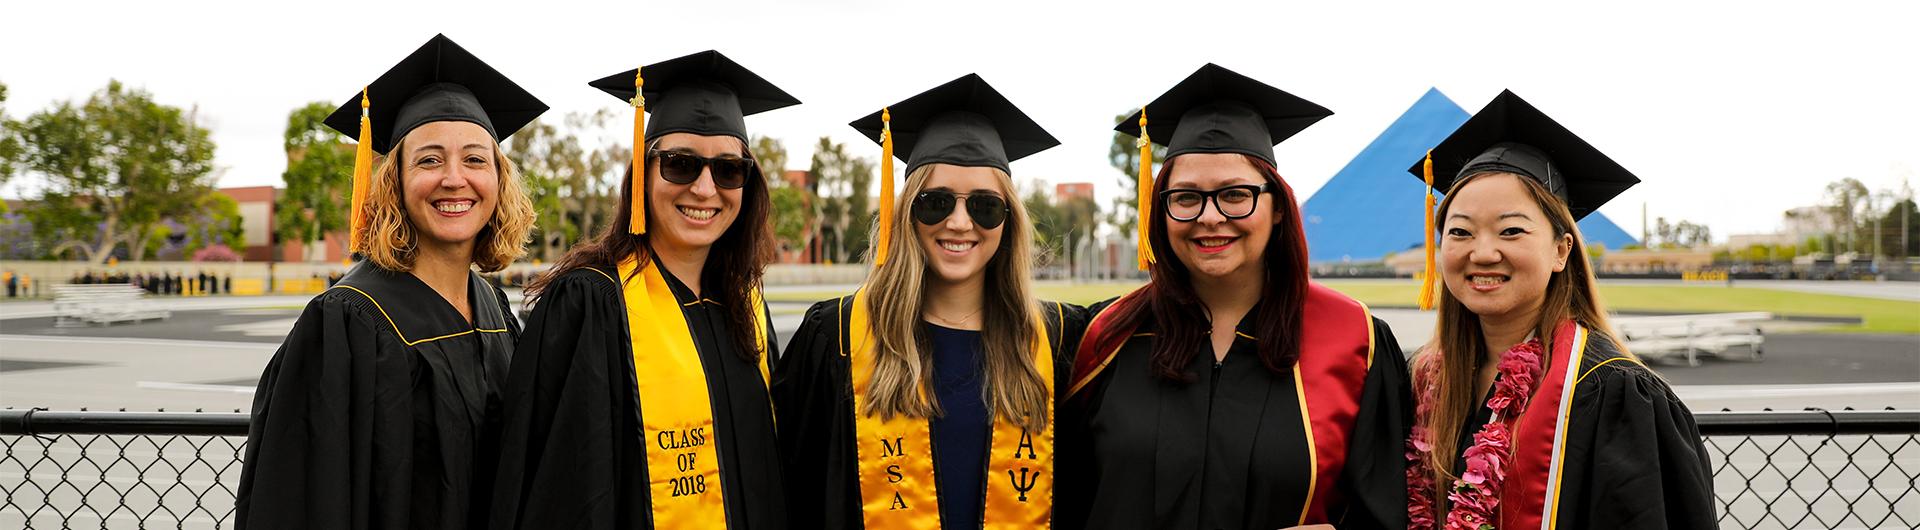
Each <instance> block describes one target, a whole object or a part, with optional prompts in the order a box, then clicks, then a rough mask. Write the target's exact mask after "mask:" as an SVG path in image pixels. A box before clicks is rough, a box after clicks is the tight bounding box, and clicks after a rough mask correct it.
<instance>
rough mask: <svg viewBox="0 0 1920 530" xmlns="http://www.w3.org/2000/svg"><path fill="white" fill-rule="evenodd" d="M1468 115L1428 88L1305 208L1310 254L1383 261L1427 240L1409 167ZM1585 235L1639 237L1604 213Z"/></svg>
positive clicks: (1595, 239) (1620, 241) (1615, 240)
mask: <svg viewBox="0 0 1920 530" xmlns="http://www.w3.org/2000/svg"><path fill="white" fill-rule="evenodd" d="M1468 116H1469V115H1468V114H1467V111H1465V110H1463V109H1461V108H1460V106H1459V105H1455V104H1454V103H1453V100H1451V99H1448V98H1447V96H1446V95H1445V94H1441V93H1440V90H1439V89H1432V88H1430V89H1427V93H1426V94H1424V95H1422V96H1420V100H1419V101H1415V102H1414V103H1413V106H1412V107H1410V108H1408V109H1407V111H1406V112H1405V113H1402V114H1401V115H1400V117H1399V118H1398V119H1395V120H1394V121H1393V124H1392V125H1389V126H1387V130H1386V131H1384V132H1381V133H1380V136H1378V137H1375V138H1374V139H1373V143H1370V144H1367V147H1366V149H1362V150H1360V154H1358V155H1354V157H1353V160H1352V161H1349V162H1347V165H1346V167H1344V168H1341V169H1340V172H1339V173H1335V174H1334V175H1333V178H1332V179H1328V180H1327V183H1326V185H1324V186H1321V187H1320V190H1319V191H1316V192H1314V194H1313V196H1312V197H1309V198H1308V199H1307V202H1306V204H1304V205H1303V206H1302V207H1301V211H1302V214H1303V215H1304V216H1306V229H1307V251H1308V260H1309V261H1311V262H1313V263H1332V262H1347V261H1355V262H1365V261H1377V260H1379V259H1381V258H1384V257H1386V256H1387V255H1389V254H1393V253H1396V252H1400V251H1403V250H1407V249H1416V248H1419V247H1420V246H1421V245H1422V244H1423V243H1425V236H1424V235H1423V234H1421V230H1422V228H1423V227H1424V226H1425V225H1426V219H1425V212H1424V211H1423V209H1422V207H1423V204H1424V201H1425V200H1426V192H1425V189H1424V188H1423V187H1422V186H1420V184H1419V182H1418V181H1416V180H1415V179H1414V178H1413V176H1412V175H1410V174H1408V173H1407V168H1408V167H1410V166H1412V165H1413V164H1414V162H1417V161H1419V160H1420V157H1421V156H1423V155H1424V154H1425V153H1426V151H1427V149H1428V148H1430V147H1432V146H1434V145H1438V144H1439V143H1440V141H1441V140H1444V139H1446V137H1447V135H1448V134H1452V133H1453V130H1454V129H1456V128H1458V127H1459V126H1460V124H1462V123H1466V121H1467V117H1468ZM1580 234H1581V235H1582V236H1584V237H1585V238H1586V241H1587V242H1588V244H1589V245H1594V244H1604V245H1606V247H1607V248H1610V249H1618V248H1621V247H1623V246H1625V245H1629V244H1634V243H1637V240H1635V239H1634V238H1633V236H1631V235H1628V234H1627V232H1626V231H1625V230H1621V229H1620V227H1619V226H1617V225H1614V224H1613V221H1609V220H1607V217H1606V216H1605V215H1603V214H1600V213H1598V212H1595V213H1594V214H1593V215H1589V216H1587V218H1586V219H1582V220H1581V221H1580Z"/></svg>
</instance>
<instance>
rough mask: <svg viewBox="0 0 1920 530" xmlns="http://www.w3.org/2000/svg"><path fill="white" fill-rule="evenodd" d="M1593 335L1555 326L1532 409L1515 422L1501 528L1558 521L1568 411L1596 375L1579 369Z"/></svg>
mask: <svg viewBox="0 0 1920 530" xmlns="http://www.w3.org/2000/svg"><path fill="white" fill-rule="evenodd" d="M1590 337H1591V336H1590V334H1589V332H1588V330H1587V328H1586V327H1585V326H1581V325H1579V324H1577V323H1575V322H1573V321H1572V320H1568V321H1566V322H1562V323H1561V324H1560V325H1559V326H1558V327H1556V328H1554V332H1553V351H1552V352H1551V353H1550V354H1549V355H1548V357H1547V371H1546V373H1545V374H1543V375H1541V376H1540V383H1539V384H1540V386H1539V388H1535V389H1534V391H1533V398H1532V399H1531V400H1530V401H1528V402H1527V410H1526V411H1524V412H1521V414H1520V416H1519V417H1518V418H1515V419H1514V425H1513V440H1512V443H1513V459H1512V461H1511V462H1510V463H1509V464H1507V481H1506V483H1505V484H1502V485H1501V487H1500V528H1541V529H1551V528H1553V527H1554V526H1555V524H1556V523H1557V522H1558V521H1556V520H1555V518H1556V511H1557V510H1558V508H1559V506H1558V501H1559V498H1560V480H1561V478H1562V477H1561V473H1562V471H1563V470H1564V469H1565V458H1566V435H1567V434H1566V429H1567V419H1568V417H1569V416H1570V414H1568V411H1569V410H1570V408H1571V407H1572V406H1573V392H1574V390H1576V389H1577V388H1578V386H1579V381H1580V377H1582V376H1584V375H1585V373H1586V372H1590V371H1591V369H1589V370H1587V371H1582V370H1580V360H1581V358H1582V357H1583V355H1584V354H1585V353H1586V350H1587V341H1588V339H1589V338H1590ZM1620 359H1627V358H1625V357H1621V358H1620ZM1629 361H1630V359H1629ZM1609 362H1610V361H1609ZM1595 368H1598V367H1597V366H1596V367H1595Z"/></svg>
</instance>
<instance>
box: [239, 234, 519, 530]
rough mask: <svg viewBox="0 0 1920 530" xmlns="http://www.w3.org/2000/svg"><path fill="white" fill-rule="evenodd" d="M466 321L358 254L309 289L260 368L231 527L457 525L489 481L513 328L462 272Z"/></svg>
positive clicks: (503, 304)
mask: <svg viewBox="0 0 1920 530" xmlns="http://www.w3.org/2000/svg"><path fill="white" fill-rule="evenodd" d="M467 293H468V298H469V301H470V305H471V310H472V315H473V321H472V323H468V321H467V320H466V319H464V318H462V317H461V316H460V313H459V312H458V311H456V310H455V309H454V308H453V306H451V305H448V304H447V302H446V300H445V299H444V298H442V297H441V296H440V295H439V294H438V293H436V292H434V290H433V289H432V288H431V287H428V286H427V285H426V284H425V283H422V282H421V281H420V280H419V279H418V278H415V277H414V276H413V275H412V274H410V273H405V272H391V271H387V270H385V269H381V268H379V267H378V266H375V265H373V264H372V263H371V262H365V261H363V262H361V263H360V264H358V265H355V266H354V268H353V270H352V271H350V272H348V274H347V276H346V277H345V278H344V279H342V280H341V281H340V283H339V284H337V285H335V286H334V287H333V288H332V289H329V290H327V291H326V292H324V293H321V294H320V295H319V296H316V297H314V299H313V300H312V301H309V302H308V303H307V308H306V311H305V312H303V313H301V315H300V319H299V321H298V322H296V323H295V324H294V326H293V331H291V332H289V333H288V334H287V339H286V341H285V342H283V343H281V345H280V350H279V351H278V352H275V353H274V355H273V360H271V361H269V362H268V363H267V369H266V371H265V372H264V373H262V374H261V375H260V386H259V389H258V390H257V391H256V392H255V393H254V398H253V421H252V425H251V426H250V427H249V429H248V434H247V453H246V464H245V466H244V467H243V468H242V469H241V472H240V489H239V492H238V499H237V505H236V508H235V512H236V514H235V518H236V528H243V529H244V528H260V529H275V530H284V529H301V528H315V529H402V528H421V529H427V528H432V529H466V528H470V527H471V525H472V524H473V523H474V522H476V521H479V520H482V519H481V517H480V516H479V515H480V514H478V513H476V511H480V510H484V508H482V507H483V506H484V505H485V500H486V495H487V492H488V490H489V488H488V487H487V483H488V481H489V477H488V472H489V471H491V469H492V466H493V454H494V453H493V451H494V446H495V431H496V429H497V425H498V417H499V414H500V408H501V407H500V393H499V388H500V383H501V381H502V380H503V379H504V378H505V375H506V369H507V363H508V359H509V357H510V356H511V355H512V352H513V339H514V336H515V335H517V334H519V332H520V329H519V324H518V323H517V322H516V321H515V320H514V318H513V312H512V311H511V310H509V305H508V303H507V297H506V294H505V293H502V292H501V291H500V290H499V289H496V288H493V287H492V286H489V285H488V284H487V283H486V282H485V281H484V280H482V279H481V278H480V275H478V274H469V277H468V281H467Z"/></svg>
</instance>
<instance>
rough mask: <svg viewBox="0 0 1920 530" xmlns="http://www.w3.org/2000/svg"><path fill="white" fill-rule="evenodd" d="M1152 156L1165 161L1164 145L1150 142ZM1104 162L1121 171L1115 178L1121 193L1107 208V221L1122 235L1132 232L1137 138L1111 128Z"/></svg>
mask: <svg viewBox="0 0 1920 530" xmlns="http://www.w3.org/2000/svg"><path fill="white" fill-rule="evenodd" d="M1133 113H1134V111H1132V110H1129V111H1127V112H1126V113H1125V114H1121V115H1118V116H1114V117H1113V122H1114V123H1120V121H1121V120H1125V119H1127V117H1129V116H1132V115H1133ZM1170 118H1172V117H1163V118H1160V119H1170ZM1161 140H1162V141H1165V140H1166V139H1165V138H1162V139H1161ZM1153 159H1154V160H1155V161H1157V162H1159V163H1161V164H1165V163H1166V161H1167V148H1166V147H1165V146H1161V145H1159V144H1155V145H1154V146H1153ZM1107 163H1108V164H1110V165H1112V166H1113V169H1115V170H1118V171H1119V172H1120V174H1121V176H1120V178H1119V179H1118V181H1119V184H1120V186H1121V188H1120V190H1121V194H1120V196H1119V197H1117V198H1114V199H1113V210H1112V211H1110V212H1108V217H1107V223H1108V224H1110V225H1112V226H1113V227H1114V229H1116V230H1119V231H1120V233H1121V234H1123V235H1125V234H1132V233H1134V230H1135V229H1136V228H1137V223H1138V221H1139V219H1140V213H1139V211H1140V209H1139V207H1138V206H1136V205H1134V202H1135V201H1138V200H1139V193H1138V192H1137V191H1136V190H1138V189H1139V186H1140V144H1139V143H1138V141H1137V139H1136V138H1134V137H1133V136H1128V135H1127V133H1123V132H1119V131H1114V133H1113V145H1111V146H1109V147H1108V148H1107Z"/></svg>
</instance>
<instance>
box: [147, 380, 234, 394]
mask: <svg viewBox="0 0 1920 530" xmlns="http://www.w3.org/2000/svg"><path fill="white" fill-rule="evenodd" d="M133 386H134V387H135V388H145V389H150V390H185V391H189V392H221V393H227V394H252V393H253V390H254V388H253V387H250V386H238V385H202V384H196V383H168V382H165V381H141V382H138V383H134V384H133Z"/></svg>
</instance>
